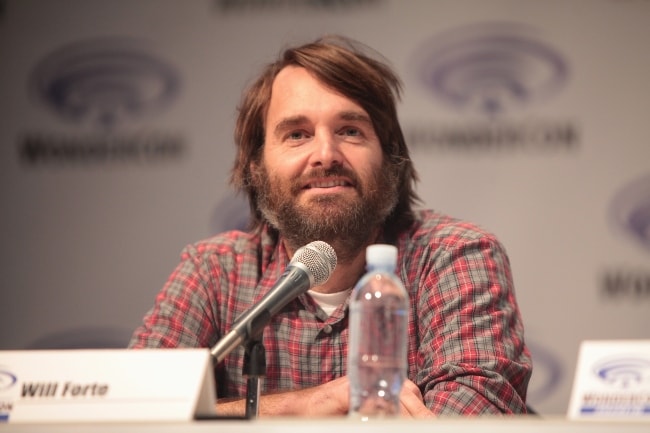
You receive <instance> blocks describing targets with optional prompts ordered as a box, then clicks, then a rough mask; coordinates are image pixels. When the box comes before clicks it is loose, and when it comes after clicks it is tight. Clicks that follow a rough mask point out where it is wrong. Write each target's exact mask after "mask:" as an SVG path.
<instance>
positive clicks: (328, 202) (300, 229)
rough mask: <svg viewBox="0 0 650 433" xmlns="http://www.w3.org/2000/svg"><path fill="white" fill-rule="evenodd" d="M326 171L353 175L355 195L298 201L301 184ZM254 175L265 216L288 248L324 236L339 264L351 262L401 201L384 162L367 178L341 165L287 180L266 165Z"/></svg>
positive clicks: (392, 171)
mask: <svg viewBox="0 0 650 433" xmlns="http://www.w3.org/2000/svg"><path fill="white" fill-rule="evenodd" d="M328 176H345V177H347V178H349V179H351V180H352V182H353V187H354V188H355V190H356V192H357V194H356V195H355V196H351V195H350V194H326V195H320V196H317V197H313V198H311V199H310V200H309V201H308V202H306V203H299V201H298V196H299V194H300V193H301V192H302V191H303V187H302V185H304V184H305V182H306V181H307V180H308V179H311V178H315V177H318V178H323V177H328ZM253 177H254V179H255V180H254V182H255V187H256V188H257V193H258V207H259V209H260V212H261V213H262V216H263V217H264V218H265V219H266V221H267V222H268V223H269V224H270V225H271V226H273V227H275V228H276V229H277V230H278V231H279V232H280V233H281V234H282V236H283V237H284V238H285V240H286V241H287V243H288V245H289V247H291V248H292V249H293V250H294V251H295V250H296V249H298V248H300V247H302V246H303V245H306V244H308V243H309V242H312V241H316V240H320V241H324V242H327V243H329V244H330V245H331V246H332V248H334V250H335V251H336V254H337V260H338V262H339V263H347V262H350V261H351V260H352V259H353V258H355V257H356V256H357V255H358V254H359V253H360V252H361V251H362V250H363V249H364V248H365V247H366V246H368V245H369V244H371V243H373V242H374V241H375V236H376V235H377V233H378V230H377V229H378V228H380V227H381V225H382V224H383V222H384V221H385V220H386V218H387V217H388V216H389V215H390V213H391V212H392V211H393V209H394V208H395V205H396V204H397V184H398V182H397V174H396V171H395V169H394V167H391V166H390V165H389V164H387V163H386V162H385V161H384V163H383V164H382V167H381V169H380V170H376V172H375V173H373V176H372V177H370V178H369V179H366V181H365V182H363V181H361V180H360V179H359V177H358V176H357V175H356V173H354V172H352V171H351V170H348V169H345V168H343V167H339V166H336V167H334V168H331V169H328V170H325V169H315V170H312V171H311V172H309V173H308V174H306V175H304V176H301V177H298V178H295V179H292V180H288V181H287V180H283V179H280V178H278V177H277V176H274V177H272V176H270V175H269V173H268V171H267V169H266V167H265V165H264V164H262V165H261V166H260V167H259V169H258V170H256V174H255V175H254V176H253Z"/></svg>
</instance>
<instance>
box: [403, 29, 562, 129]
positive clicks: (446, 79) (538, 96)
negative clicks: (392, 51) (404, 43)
mask: <svg viewBox="0 0 650 433" xmlns="http://www.w3.org/2000/svg"><path fill="white" fill-rule="evenodd" d="M531 33H532V32H531V29H530V28H529V27H526V26H523V25H520V24H515V23H483V24H475V25H472V26H468V27H463V28H458V29H454V30H452V31H449V32H447V33H443V34H440V35H436V36H435V37H434V38H433V39H431V40H430V41H428V42H426V43H425V44H424V46H423V47H422V48H421V49H419V50H418V52H417V58H418V60H417V61H416V63H417V66H416V69H417V71H418V76H419V79H420V81H421V82H422V83H423V84H424V85H425V86H426V88H428V89H429V91H430V92H431V94H432V95H433V96H434V97H435V98H436V99H438V100H439V101H441V102H443V103H445V104H446V105H448V106H450V107H452V108H454V109H457V110H462V111H471V112H478V113H480V114H483V115H486V116H489V117H493V116H496V115H499V114H502V113H504V112H506V111H511V110H513V109H516V108H521V107H523V106H526V105H529V104H532V103H534V102H536V101H539V100H542V99H544V98H547V97H549V96H551V95H553V94H555V93H556V92H558V90H560V89H561V88H562V87H564V85H565V84H566V82H567V79H568V75H569V71H568V66H567V63H566V61H565V60H564V58H563V57H562V55H560V53H558V52H557V51H556V50H555V49H554V48H553V47H551V46H549V45H548V44H546V43H545V42H543V41H541V40H539V39H537V38H535V37H533V36H531Z"/></svg>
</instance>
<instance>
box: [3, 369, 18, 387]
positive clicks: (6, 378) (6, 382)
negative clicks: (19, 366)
mask: <svg viewBox="0 0 650 433" xmlns="http://www.w3.org/2000/svg"><path fill="white" fill-rule="evenodd" d="M17 380H18V379H17V378H16V376H15V375H14V374H12V373H10V372H8V371H5V370H0V391H4V390H6V389H9V388H11V387H12V386H14V384H15V383H16V381H17Z"/></svg>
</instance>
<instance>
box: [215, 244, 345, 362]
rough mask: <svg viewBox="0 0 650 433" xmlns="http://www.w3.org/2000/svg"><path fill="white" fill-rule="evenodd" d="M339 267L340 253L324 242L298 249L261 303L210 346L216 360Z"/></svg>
mask: <svg viewBox="0 0 650 433" xmlns="http://www.w3.org/2000/svg"><path fill="white" fill-rule="evenodd" d="M335 267H336V252H335V251H334V248H332V247H331V246H330V245H329V244H328V243H326V242H323V241H314V242H311V243H309V244H307V245H305V246H303V247H302V248H300V249H298V251H296V253H295V254H294V255H293V258H292V259H291V262H290V263H289V266H287V269H286V270H285V271H284V273H283V274H282V275H281V276H280V279H278V281H277V282H276V283H275V285H274V286H273V287H272V288H271V290H269V292H268V293H267V294H266V295H264V297H263V298H262V299H261V300H260V302H259V303H258V304H257V305H255V306H253V307H251V308H250V309H249V310H247V311H246V312H244V314H242V315H241V316H239V317H238V318H237V320H235V323H233V325H232V329H231V330H230V331H228V333H227V334H226V335H224V336H223V337H222V338H221V339H220V340H219V341H218V342H217V344H215V345H214V347H212V349H210V353H211V354H212V356H213V357H214V359H215V361H216V363H217V364H218V363H219V362H221V361H223V360H224V359H225V357H226V356H227V355H228V354H229V353H230V352H232V351H233V350H234V349H235V348H236V347H237V346H239V345H240V344H242V343H244V342H246V341H247V340H249V339H250V338H253V337H255V336H257V334H258V333H260V332H262V330H263V329H264V327H265V326H266V325H267V324H268V323H269V321H270V320H271V317H272V316H274V315H275V314H277V313H278V312H279V311H280V310H281V309H282V308H283V307H284V306H285V305H287V304H288V303H289V302H291V301H292V300H293V299H294V298H296V297H298V296H299V295H300V294H302V293H304V292H306V291H307V290H309V289H310V288H312V287H314V286H320V285H321V284H323V283H325V281H327V280H328V279H329V277H330V275H332V272H333V271H334V268H335Z"/></svg>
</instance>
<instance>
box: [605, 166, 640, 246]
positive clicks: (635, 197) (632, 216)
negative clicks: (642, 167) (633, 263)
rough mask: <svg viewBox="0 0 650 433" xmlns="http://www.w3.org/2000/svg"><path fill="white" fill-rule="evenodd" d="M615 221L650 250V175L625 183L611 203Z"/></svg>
mask: <svg viewBox="0 0 650 433" xmlns="http://www.w3.org/2000/svg"><path fill="white" fill-rule="evenodd" d="M611 214H612V217H613V220H614V223H615V224H616V225H617V226H618V227H620V228H622V229H623V230H624V231H625V232H627V233H628V234H630V235H631V236H632V238H634V239H635V240H637V241H638V242H639V243H640V244H641V245H642V246H644V247H645V248H646V249H647V250H648V251H650V175H646V176H644V177H642V178H640V179H637V180H635V181H632V182H630V183H629V184H627V185H625V186H624V187H623V188H622V189H621V190H620V191H619V192H618V193H617V194H616V196H615V197H614V199H613V200H612V205H611Z"/></svg>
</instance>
